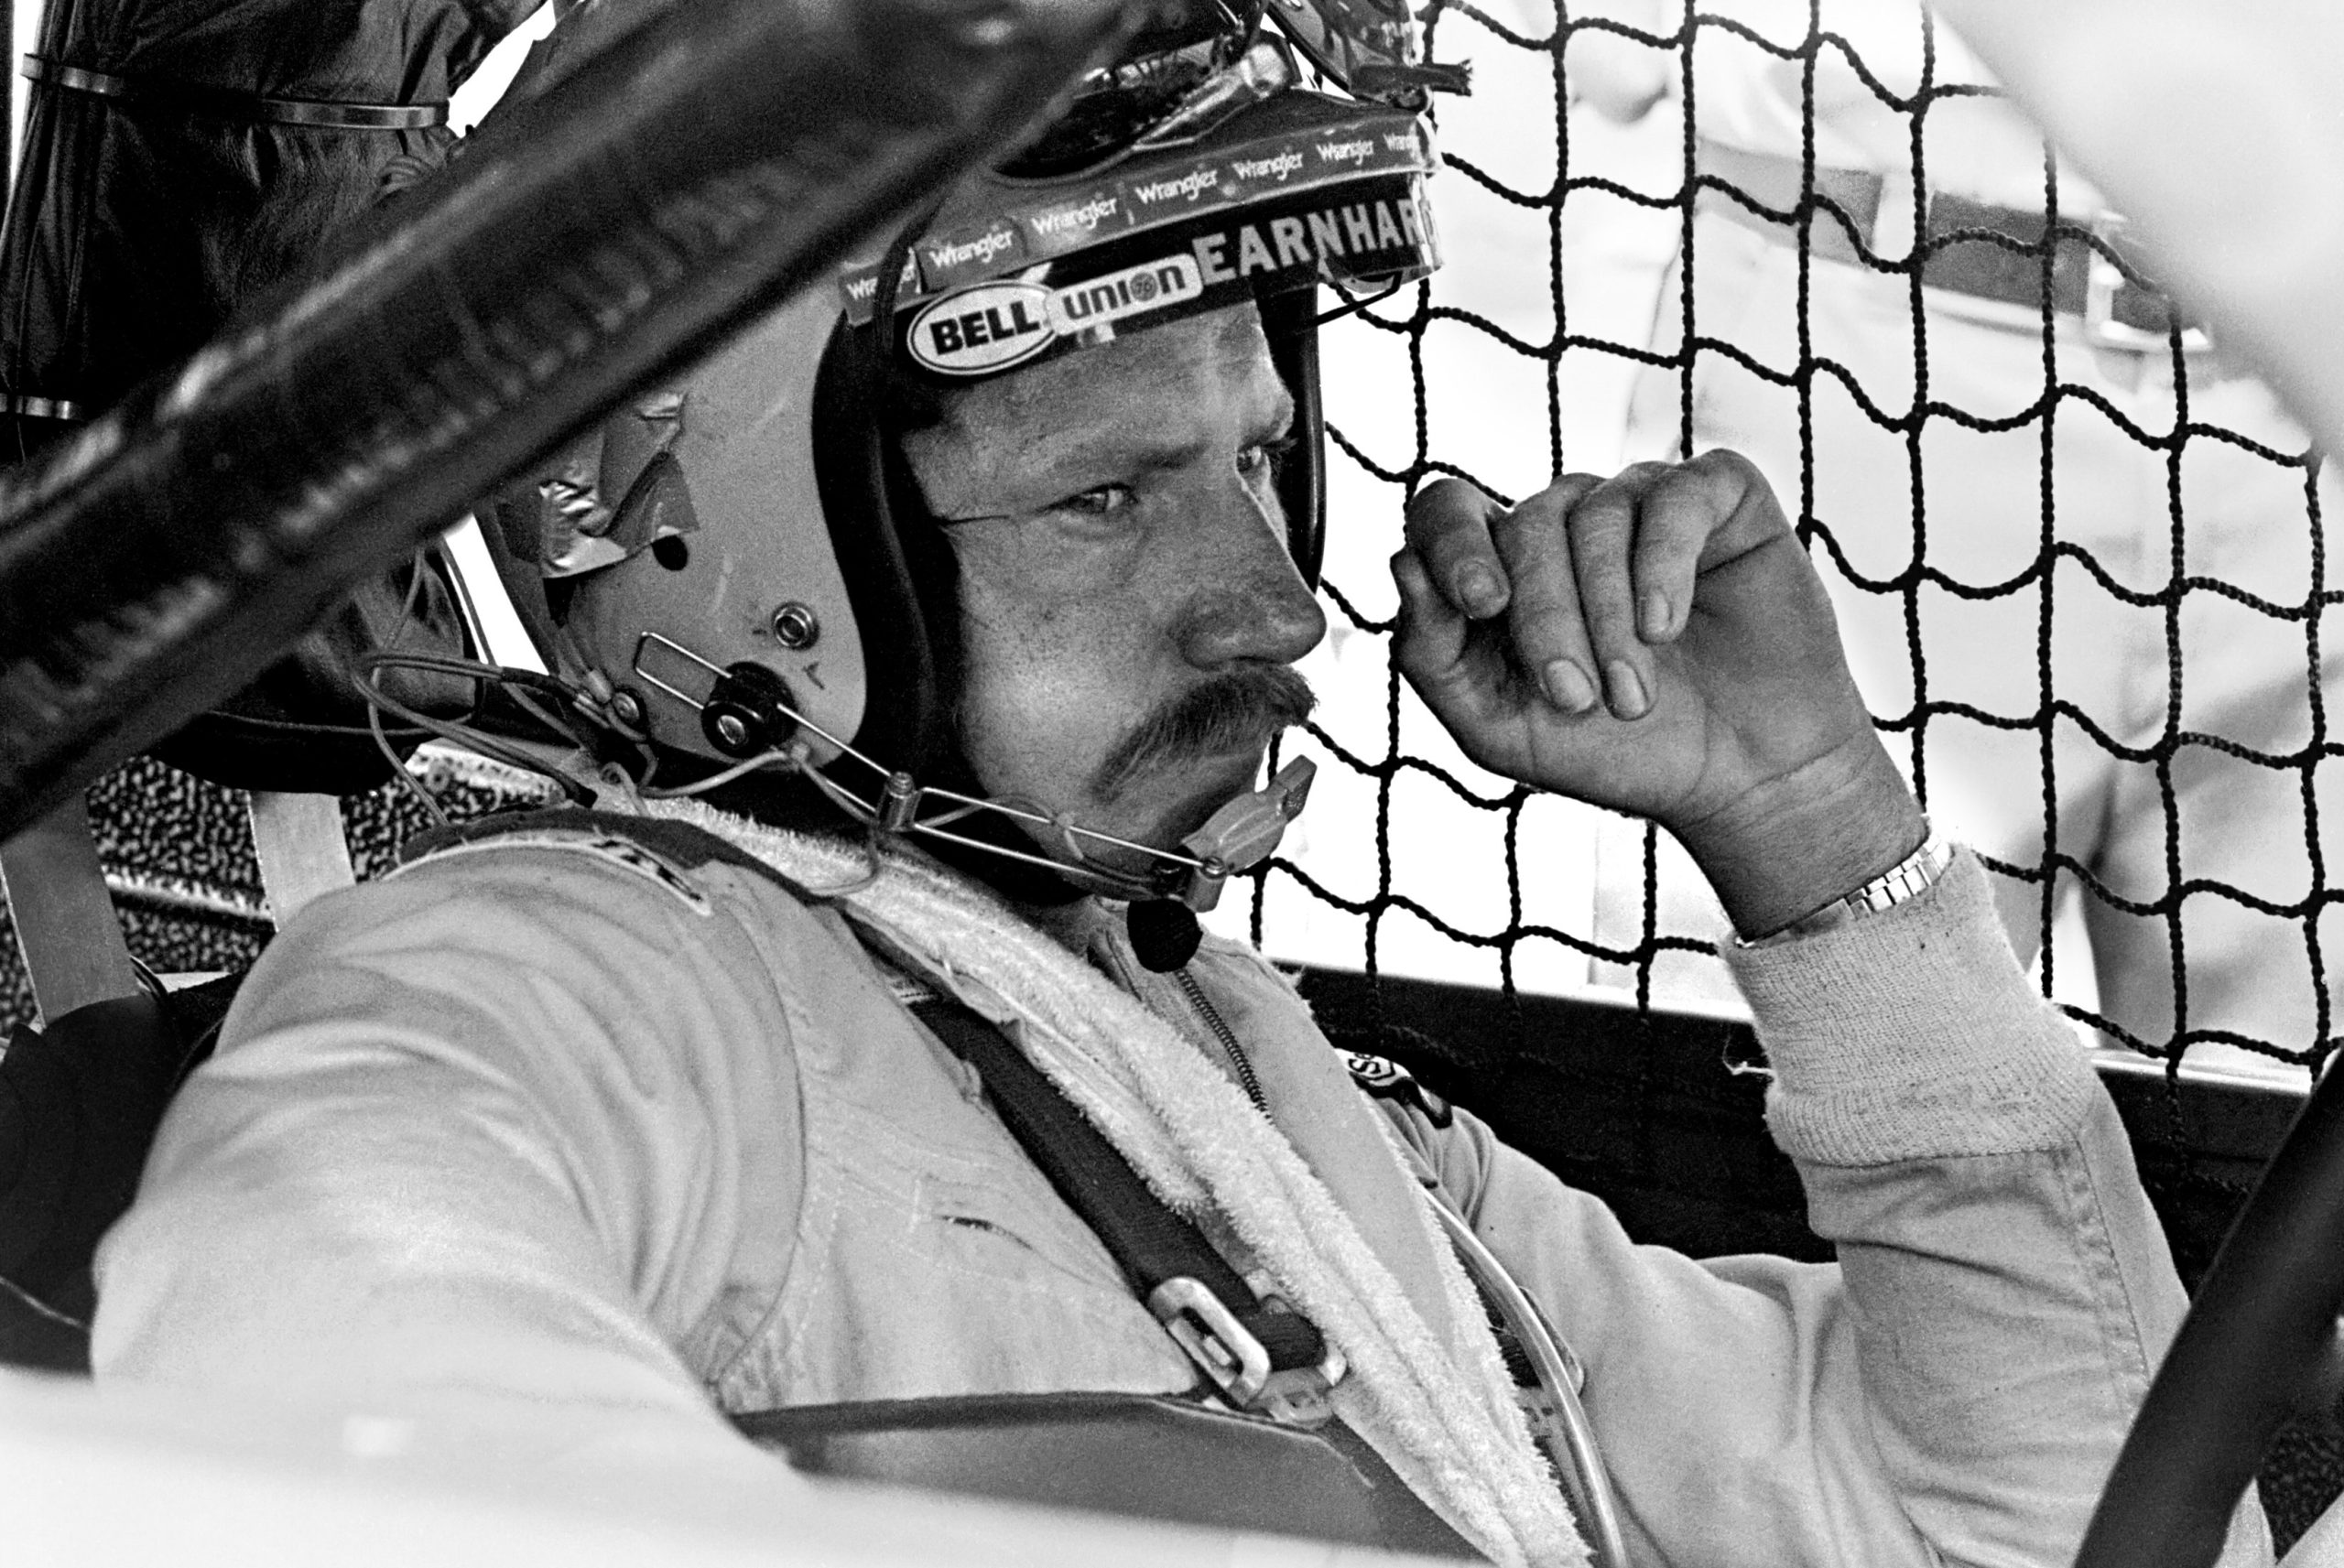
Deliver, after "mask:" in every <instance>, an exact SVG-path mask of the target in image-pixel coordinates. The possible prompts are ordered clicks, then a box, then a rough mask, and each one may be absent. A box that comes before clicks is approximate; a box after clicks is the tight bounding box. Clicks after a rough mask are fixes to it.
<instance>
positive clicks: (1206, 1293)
mask: <svg viewBox="0 0 2344 1568" xmlns="http://www.w3.org/2000/svg"><path fill="white" fill-rule="evenodd" d="M1147 1309H1148V1311H1150V1312H1152V1313H1154V1314H1156V1322H1158V1323H1160V1324H1162V1325H1164V1332H1165V1333H1167V1334H1168V1335H1170V1336H1172V1338H1173V1340H1174V1342H1175V1343H1177V1345H1178V1346H1180V1348H1181V1349H1183V1350H1185V1351H1187V1352H1188V1359H1189V1360H1191V1361H1193V1362H1195V1363H1196V1364H1197V1367H1198V1369H1199V1370H1200V1371H1202V1372H1203V1373H1204V1375H1205V1376H1206V1377H1207V1378H1209V1379H1211V1380H1212V1384H1213V1386H1214V1387H1215V1388H1216V1389H1218V1390H1221V1398H1222V1399H1224V1400H1227V1401H1228V1402H1229V1403H1230V1404H1231V1405H1232V1406H1233V1407H1235V1408H1236V1409H1238V1410H1242V1411H1250V1412H1252V1413H1253V1414H1256V1415H1264V1416H1267V1417H1269V1418H1270V1419H1271V1420H1272V1421H1275V1422H1280V1423H1282V1424H1284V1425H1287V1426H1303V1427H1311V1426H1321V1425H1324V1424H1325V1423H1326V1422H1328V1421H1329V1420H1330V1419H1332V1417H1333V1415H1334V1413H1335V1411H1334V1407H1333V1406H1332V1405H1331V1404H1329V1402H1328V1400H1327V1394H1328V1391H1329V1390H1331V1389H1332V1388H1333V1387H1334V1386H1335V1385H1336V1384H1337V1383H1338V1382H1340V1381H1341V1380H1342V1377H1343V1373H1344V1372H1345V1371H1346V1370H1347V1368H1346V1365H1345V1363H1344V1361H1343V1356H1342V1352H1340V1350H1337V1349H1336V1348H1335V1347H1334V1346H1331V1345H1329V1346H1327V1354H1326V1357H1325V1358H1324V1359H1323V1360H1321V1361H1320V1362H1319V1365H1317V1366H1316V1367H1294V1368H1284V1369H1280V1368H1274V1367H1272V1366H1271V1365H1270V1353H1269V1350H1268V1348H1267V1347H1266V1346H1264V1345H1263V1344H1262V1342H1261V1340H1260V1339H1259V1338H1257V1337H1255V1336H1254V1335H1253V1333H1252V1331H1250V1330H1249V1329H1247V1328H1246V1326H1245V1325H1243V1324H1242V1323H1240V1322H1238V1321H1237V1317H1236V1314H1233V1313H1232V1312H1231V1311H1230V1310H1229V1304H1228V1303H1226V1302H1223V1301H1222V1300H1221V1298H1220V1297H1219V1296H1217V1295H1215V1294H1214V1293H1213V1292H1211V1291H1210V1290H1209V1289H1207V1288H1206V1287H1205V1285H1204V1284H1203V1283H1202V1282H1201V1281H1198V1280H1196V1279H1194V1278H1192V1277H1190V1276H1188V1275H1186V1274H1180V1275H1176V1276H1174V1277H1173V1278H1171V1279H1169V1280H1167V1281H1164V1282H1163V1283H1162V1284H1160V1285H1158V1286H1156V1289H1154V1290H1153V1291H1150V1292H1148V1296H1147Z"/></svg>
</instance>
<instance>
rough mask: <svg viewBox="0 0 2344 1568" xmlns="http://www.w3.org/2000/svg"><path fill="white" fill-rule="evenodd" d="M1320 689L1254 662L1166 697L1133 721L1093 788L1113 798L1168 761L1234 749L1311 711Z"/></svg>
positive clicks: (1289, 673) (1103, 764) (1283, 667)
mask: <svg viewBox="0 0 2344 1568" xmlns="http://www.w3.org/2000/svg"><path fill="white" fill-rule="evenodd" d="M1318 706H1319V694H1318V693H1316V692H1314V691H1312V690H1311V689H1310V683H1309V682H1308V681H1307V680H1305V679H1303V678H1302V676H1299V675H1297V674H1296V673H1295V672H1294V671H1293V670H1291V669H1289V668H1287V667H1286V665H1249V666H1246V667H1244V668H1242V669H1238V670H1234V671H1232V672H1231V673H1230V674H1228V675H1225V676H1221V677H1219V678H1218V679H1216V680H1213V681H1211V682H1209V683H1208V684H1206V685H1204V686H1200V687H1197V688H1196V689H1195V690H1194V691H1190V692H1187V693H1184V694H1183V695H1181V696H1179V697H1174V698H1173V699H1172V700H1171V701H1169V702H1167V703H1166V704H1164V705H1163V706H1162V707H1160V708H1157V709H1156V711H1155V712H1153V713H1151V714H1149V715H1148V716H1147V717H1146V718H1145V719H1141V720H1140V721H1139V723H1138V724H1136V725H1134V727H1133V729H1132V731H1131V733H1130V734H1128V735H1125V736H1124V737H1123V739H1122V740H1121V741H1117V742H1116V743H1115V749H1114V750H1113V751H1112V752H1109V753H1107V756H1106V758H1105V760H1104V761H1102V762H1101V763H1100V764H1099V766H1098V769H1097V770H1096V771H1095V772H1094V773H1092V774H1091V795H1092V797H1093V798H1095V799H1098V800H1106V801H1112V800H1113V799H1115V798H1116V797H1117V796H1119V795H1122V794H1123V791H1124V790H1126V789H1128V788H1129V787H1130V786H1131V784H1133V783H1134V781H1135V780H1137V779H1138V778H1139V777H1140V776H1141V775H1142V774H1144V773H1147V772H1149V771H1150V770H1151V769H1154V768H1157V767H1161V766H1162V765H1164V764H1165V763H1167V762H1179V761H1182V760H1184V759H1186V758H1188V757H1198V756H1211V755H1213V754H1215V753H1217V752H1230V751H1234V750H1236V749H1237V748H1238V747H1240V746H1243V745H1244V744H1246V743H1247V742H1249V741H1257V740H1259V739H1261V738H1262V737H1263V735H1264V732H1265V731H1271V730H1284V729H1286V728H1288V727H1290V726H1292V725H1297V724H1299V723H1301V722H1302V721H1303V720H1304V719H1308V718H1309V717H1310V710H1311V709H1312V708H1316V707H1318Z"/></svg>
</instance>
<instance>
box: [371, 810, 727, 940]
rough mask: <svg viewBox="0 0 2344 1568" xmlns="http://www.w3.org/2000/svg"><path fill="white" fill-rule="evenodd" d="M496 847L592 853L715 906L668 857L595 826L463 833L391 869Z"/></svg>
mask: <svg viewBox="0 0 2344 1568" xmlns="http://www.w3.org/2000/svg"><path fill="white" fill-rule="evenodd" d="M492 849H560V850H563V851H566V852H568V853H570V854H575V855H591V856H592V857H594V858H595V859H596V860H601V861H602V862H604V863H605V864H608V865H613V866H616V867H618V868H619V869H620V870H621V871H627V872H630V873H632V874H634V875H635V876H638V877H642V878H643V879H645V880H646V881H652V882H657V884H658V885H659V886H660V887H661V888H663V889H665V890H666V891H667V892H668V893H669V894H670V895H672V896H673V897H674V898H675V899H676V901H677V902H678V903H681V904H682V905H683V906H684V907H685V908H687V909H689V910H690V911H691V912H692V913H693V914H697V915H700V917H702V918H703V919H705V918H707V917H708V916H709V915H711V914H714V913H715V912H716V906H715V905H714V904H712V903H710V902H709V898H708V894H706V893H705V892H701V891H700V884H699V883H697V882H695V881H692V880H691V878H689V876H686V875H685V874H684V872H683V871H681V870H679V869H678V867H676V866H675V865H674V864H673V863H671V862H670V861H668V860H667V859H666V858H665V857H663V856H660V855H657V854H655V853H654V852H652V851H651V850H649V849H645V848H644V847H643V846H642V845H640V844H638V843H636V842H635V841H634V840H633V839H631V838H621V837H620V836H619V835H617V834H615V833H602V832H597V831H595V830H594V829H592V828H580V827H522V828H515V829H514V830H512V831H511V832H505V833H498V834H495V835H494V836H493V837H489V838H470V839H462V840H460V841H458V842H456V843H452V844H447V845H442V846H440V847H438V848H435V849H432V850H431V851H430V852H429V854H426V855H422V856H419V857H418V858H417V859H415V860H409V861H407V862H406V863H405V864H403V865H401V866H399V867H398V868H397V869H396V870H395V871H392V872H391V873H390V875H391V876H394V877H396V876H398V875H400V874H402V873H403V872H406V871H413V870H414V869H415V868H416V867H418V866H428V865H430V864H433V863H434V862H436V861H440V860H452V859H453V858H455V857H456V856H459V855H477V854H483V853H485V852H486V851H489V850H492Z"/></svg>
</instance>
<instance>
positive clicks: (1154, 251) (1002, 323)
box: [840, 94, 1440, 384]
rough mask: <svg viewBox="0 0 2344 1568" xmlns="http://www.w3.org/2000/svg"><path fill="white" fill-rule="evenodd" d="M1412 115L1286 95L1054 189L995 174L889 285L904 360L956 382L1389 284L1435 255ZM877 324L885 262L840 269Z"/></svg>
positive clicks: (1427, 153)
mask: <svg viewBox="0 0 2344 1568" xmlns="http://www.w3.org/2000/svg"><path fill="white" fill-rule="evenodd" d="M1434 160H1435V153H1434V149H1433V146H1432V140H1431V135H1430V132H1429V130H1428V128H1427V126H1426V125H1425V124H1424V123H1423V122H1422V121H1421V120H1420V119H1418V118H1417V117H1416V116H1415V115H1413V114H1407V113H1405V112H1404V111H1400V110H1394V109H1388V108H1384V107H1382V106H1380V105H1363V104H1351V103H1336V102H1335V101H1332V100H1329V99H1324V98H1319V97H1317V96H1316V95H1310V94H1288V95H1286V97H1284V98H1282V99H1280V100H1277V101H1275V102H1274V103H1268V104H1264V105H1263V106H1262V108H1261V109H1260V110H1258V111H1257V112H1256V113H1255V114H1251V115H1248V116H1246V120H1245V129H1244V132H1243V134H1237V135H1232V134H1223V135H1216V136H1213V137H1210V138H1207V139H1206V140H1205V141H1203V142H1200V143H1199V144H1198V145H1196V146H1191V147H1188V148H1185V149H1181V150H1179V151H1177V153H1174V154H1170V155H1166V154H1157V155H1153V156H1151V157H1148V158H1146V159H1145V160H1134V162H1133V163H1131V164H1129V165H1126V166H1124V167H1123V168H1119V169H1117V170H1116V171H1115V172H1114V174H1112V175H1111V176H1103V177H1100V178H1086V179H1080V180H1071V181H1059V182H1056V183H1054V184H1053V185H1052V186H1050V187H1049V188H1048V189H1047V190H1046V191H1033V190H1027V189H1019V188H1015V187H1002V186H998V185H994V186H988V187H986V188H985V189H986V192H987V195H988V196H989V197H990V198H993V200H988V201H986V202H984V203H982V204H981V205H980V204H971V203H960V204H956V207H955V209H953V210H951V211H948V212H947V213H946V214H945V215H944V216H943V218H942V219H941V220H940V221H939V225H938V226H937V227H935V228H933V229H931V230H930V231H929V232H928V233H927V234H926V235H924V236H923V237H921V238H920V239H919V240H918V241H917V243H914V245H913V246H912V249H911V254H910V255H908V256H907V257H906V258H905V260H904V263H903V265H902V267H901V270H900V272H899V273H898V274H897V276H896V277H895V300H894V303H895V343H894V347H895V362H896V363H897V364H898V365H901V366H903V367H904V368H905V369H906V370H907V371H910V372H913V373H922V374H925V375H928V376H930V377H933V378H935V379H936V380H937V381H938V382H939V383H941V384H950V383H952V382H956V381H967V380H972V379H976V378H981V377H984V376H989V375H995V374H999V373H1004V372H1005V371H1009V370H1012V369H1015V368H1016V367H1018V366H1020V365H1024V364H1026V363H1028V362H1032V361H1035V360H1038V359H1042V358H1046V357H1049V356H1051V355H1055V354H1058V353H1060V352H1064V351H1069V350H1070V349H1076V348H1082V347H1088V346H1091V345H1092V344H1096V343H1101V342H1106V341H1112V338H1113V337H1114V336H1115V335H1116V334H1117V333H1119V332H1124V331H1131V330H1139V329H1144V328H1146V327H1151V326H1156V325H1159V324H1161V323H1164V322H1167V321H1170V320H1173V319H1177V318H1178V317H1181V316H1185V315H1191V314H1195V313H1198V312H1200V311H1204V310H1210V309H1214V308H1219V307H1221V306H1223V305H1229V304H1235V303H1237V302H1239V301H1241V300H1243V299H1247V298H1252V297H1258V296H1261V295H1264V294H1269V293H1275V292H1278V291H1280V290H1284V289H1289V288H1300V287H1308V286H1310V285H1314V284H1319V283H1327V284H1329V285H1332V286H1334V287H1336V288H1337V289H1338V290H1339V291H1340V292H1343V293H1344V294H1345V295H1346V297H1351V296H1357V295H1362V294H1374V293H1380V292H1383V291H1385V290H1388V289H1389V288H1391V287H1395V286H1396V285H1398V284H1400V283H1403V282H1405V281H1407V280H1409V279H1412V278H1416V277H1422V276H1426V275H1427V274H1428V273H1430V272H1431V271H1432V270H1433V269H1434V268H1435V267H1437V266H1438V265H1439V260H1440V255H1439V247H1438V240H1437V237H1436V236H1435V234H1434V232H1433V229H1432V222H1431V214H1430V207H1429V204H1428V203H1427V200H1426V197H1425V188H1424V187H1425V179H1426V178H1427V175H1428V174H1429V173H1430V171H1431V169H1432V168H1433V166H1434ZM840 282H841V289H842V291H843V293H844V297H845V298H844V303H845V308H846V315H847V319H849V320H850V321H851V322H852V323H853V324H854V325H856V326H858V327H862V326H865V325H868V324H869V323H870V322H871V321H872V319H873V318H874V315H875V314H876V313H877V310H878V308H879V306H880V303H881V301H880V299H879V295H880V293H881V290H880V287H879V283H880V272H879V268H878V267H876V266H861V267H854V268H850V269H849V270H848V271H847V272H846V273H845V274H844V275H843V276H841V280H840Z"/></svg>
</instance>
